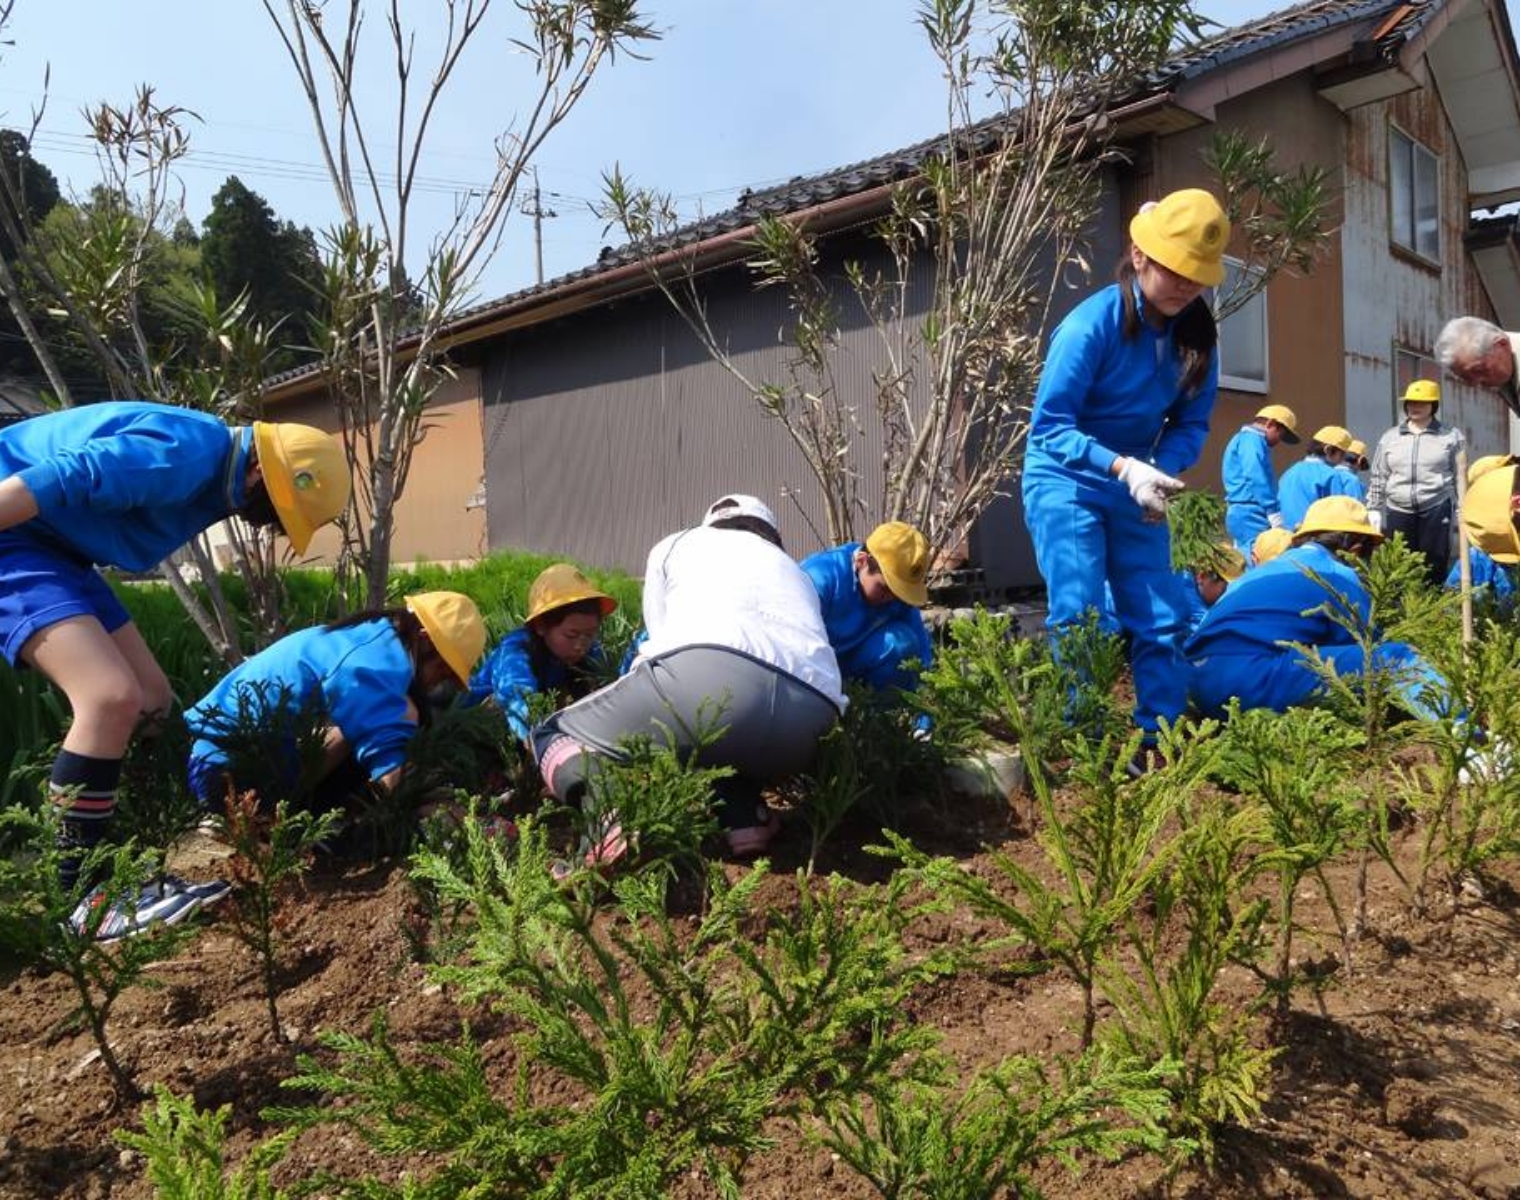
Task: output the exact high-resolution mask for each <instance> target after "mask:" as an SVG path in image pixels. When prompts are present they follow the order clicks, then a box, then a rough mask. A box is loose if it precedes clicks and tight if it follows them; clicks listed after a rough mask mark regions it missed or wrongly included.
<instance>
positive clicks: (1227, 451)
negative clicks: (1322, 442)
mask: <svg viewBox="0 0 1520 1200" xmlns="http://www.w3.org/2000/svg"><path fill="white" fill-rule="evenodd" d="M1297 425H1298V417H1297V416H1296V415H1295V414H1294V412H1293V410H1292V409H1291V408H1288V407H1287V406H1286V405H1283V404H1268V405H1266V406H1265V407H1264V408H1262V409H1261V411H1259V412H1258V413H1257V414H1256V417H1255V419H1254V420H1253V421H1252V422H1251V424H1249V425H1242V426H1241V427H1240V430H1239V431H1238V432H1237V433H1236V434H1235V436H1234V437H1232V438H1231V439H1230V442H1229V445H1227V446H1226V447H1225V448H1224V460H1223V462H1222V463H1221V464H1220V478H1221V479H1222V480H1223V482H1224V498H1225V501H1226V503H1227V504H1228V505H1229V507H1228V508H1227V509H1226V510H1225V516H1224V525H1225V528H1226V529H1227V530H1229V532H1230V536H1231V537H1232V538H1234V539H1235V545H1236V547H1237V548H1238V549H1239V550H1240V552H1241V554H1250V553H1251V545H1252V543H1254V542H1255V541H1256V539H1257V538H1258V537H1260V536H1261V534H1262V533H1263V532H1265V531H1266V530H1267V529H1275V528H1278V527H1279V526H1281V525H1282V523H1283V519H1282V513H1281V511H1280V510H1279V508H1278V504H1277V473H1276V472H1275V471H1274V470H1273V469H1272V450H1273V448H1274V447H1276V446H1277V445H1279V444H1280V443H1283V442H1287V443H1288V444H1289V445H1293V444H1295V443H1297V441H1298V433H1297V432H1296V429H1297Z"/></svg>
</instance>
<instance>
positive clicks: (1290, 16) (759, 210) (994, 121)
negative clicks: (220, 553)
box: [274, 0, 1439, 382]
mask: <svg viewBox="0 0 1520 1200" xmlns="http://www.w3.org/2000/svg"><path fill="white" fill-rule="evenodd" d="M1438 7H1439V3H1438V0H1308V2H1307V3H1304V4H1298V5H1294V6H1293V7H1291V8H1285V9H1282V10H1280V11H1278V12H1274V13H1270V14H1268V15H1267V16H1264V17H1260V18H1258V19H1257V20H1255V21H1252V22H1250V23H1249V24H1246V25H1241V26H1237V27H1235V28H1233V29H1226V30H1224V31H1223V32H1221V33H1218V34H1216V35H1215V36H1213V37H1209V38H1205V39H1203V40H1202V41H1200V42H1198V43H1197V44H1195V45H1192V46H1190V47H1188V48H1187V49H1185V50H1183V51H1181V52H1180V53H1179V54H1177V55H1176V56H1175V57H1174V58H1172V59H1171V60H1170V61H1168V62H1167V63H1166V64H1165V65H1164V66H1162V67H1161V68H1159V69H1158V70H1156V71H1154V72H1152V73H1151V74H1150V75H1149V76H1147V77H1146V78H1145V79H1144V80H1142V81H1141V82H1140V83H1139V84H1138V85H1137V86H1136V87H1135V89H1134V90H1133V91H1132V92H1131V93H1129V94H1128V96H1126V97H1125V100H1126V101H1131V100H1139V99H1143V98H1144V97H1146V96H1150V95H1155V94H1158V93H1161V92H1165V91H1167V90H1168V89H1170V88H1172V87H1175V86H1176V85H1178V84H1180V83H1185V82H1187V81H1189V80H1192V79H1196V78H1198V77H1200V76H1203V75H1207V74H1208V73H1209V72H1211V71H1215V70H1219V69H1221V68H1223V67H1228V66H1233V65H1236V64H1239V63H1241V62H1243V61H1244V60H1246V59H1248V58H1250V57H1252V56H1253V55H1257V54H1265V53H1269V52H1271V51H1273V50H1275V49H1277V48H1278V47H1280V46H1283V45H1285V44H1287V43H1290V42H1293V41H1295V40H1297V39H1300V38H1304V37H1311V36H1314V35H1316V34H1319V33H1322V32H1324V31H1327V30H1330V29H1335V28H1339V27H1342V26H1345V25H1348V24H1351V23H1354V22H1358V21H1366V22H1369V23H1370V22H1372V21H1373V20H1374V19H1376V18H1379V17H1382V18H1383V19H1384V20H1385V21H1388V19H1389V18H1391V17H1393V16H1394V15H1395V14H1396V13H1397V19H1396V20H1393V21H1391V23H1390V24H1389V27H1388V28H1387V29H1385V30H1384V31H1383V33H1382V36H1381V37H1380V38H1379V40H1378V42H1377V44H1376V53H1377V54H1378V55H1379V56H1381V57H1384V58H1390V59H1391V58H1392V57H1394V56H1396V55H1397V53H1398V50H1399V47H1400V46H1402V45H1403V44H1404V42H1405V41H1406V40H1407V39H1408V38H1410V37H1411V36H1413V35H1414V34H1415V33H1416V32H1418V30H1419V28H1420V27H1421V26H1422V25H1423V24H1424V22H1425V21H1427V20H1428V19H1429V18H1430V16H1431V15H1433V14H1434V12H1435V11H1436V10H1437V8H1438ZM1375 28H1376V26H1372V27H1370V28H1369V30H1368V32H1369V33H1371V32H1372V31H1373V29H1375ZM1000 120H1001V118H997V117H994V118H989V119H988V120H986V121H984V122H982V123H981V124H980V125H977V126H974V127H973V128H972V129H970V130H968V131H967V132H966V133H965V134H964V135H963V136H965V137H969V138H971V139H973V140H974V141H980V142H990V141H991V140H992V138H993V137H994V136H995V134H996V130H997V126H998V124H999V122H1000ZM944 142H945V138H944V135H943V134H940V135H938V136H936V137H931V138H927V139H925V140H924V141H921V142H918V143H915V144H914V145H912V146H908V147H906V148H904V149H901V150H894V151H892V152H891V153H889V154H882V155H878V156H877V157H875V158H869V159H865V160H863V161H861V162H857V163H851V164H849V165H848V166H843V167H836V168H833V169H831V170H828V171H822V172H819V173H817V174H814V175H808V176H797V177H795V178H793V179H790V180H788V181H787V182H786V183H784V184H780V185H778V186H775V187H769V188H761V189H759V190H755V191H749V190H746V191H744V192H741V193H740V195H739V197H738V200H737V202H736V203H735V205H734V206H733V207H732V208H729V209H726V210H724V211H723V212H720V213H716V214H714V215H713V216H710V217H703V218H701V219H700V220H696V221H692V222H690V223H689V224H686V225H683V226H681V227H680V228H678V229H676V230H674V231H672V232H671V233H670V234H669V235H668V236H667V237H664V238H661V239H659V240H658V241H657V242H656V243H654V244H653V246H652V247H649V249H653V250H654V251H655V252H659V251H662V250H668V249H675V248H679V247H685V246H692V245H697V244H700V243H702V242H706V241H708V240H709V239H712V238H715V237H720V236H722V235H723V234H726V233H731V232H733V231H735V230H738V229H743V228H745V227H746V226H748V225H751V224H753V223H754V221H755V220H756V219H757V218H759V217H761V216H766V215H771V216H779V215H782V214H785V213H791V212H800V211H803V210H805V209H809V208H813V207H815V206H817V205H820V204H824V203H827V202H828V201H830V200H837V199H840V198H843V197H846V196H852V195H858V194H860V193H862V192H867V191H870V190H871V189H873V188H876V187H880V186H883V185H886V184H892V183H896V182H899V181H901V180H904V179H911V178H913V177H914V176H915V175H917V174H918V173H919V172H920V171H921V170H922V169H923V166H924V164H925V163H926V162H927V161H928V160H929V159H930V158H931V157H932V156H933V155H934V154H936V153H937V152H938V151H939V150H940V149H941V148H942V147H943V146H944ZM637 260H638V255H637V254H636V253H635V251H634V249H633V248H632V247H631V246H628V245H623V246H617V247H610V246H609V247H603V249H602V252H601V253H600V254H599V255H598V256H597V260H596V262H595V263H593V264H591V265H589V266H586V267H583V268H581V269H580V270H577V271H571V272H569V273H568V274H564V275H560V276H557V277H556V278H554V279H551V280H548V281H547V282H545V283H543V284H540V285H537V286H535V287H530V288H524V289H522V290H521V291H517V292H513V293H510V294H509V295H506V296H501V297H498V298H496V299H494V300H489V301H486V302H484V303H482V304H478V305H475V306H474V307H472V308H469V309H466V310H465V311H463V312H461V313H460V314H459V315H458V316H457V317H456V318H455V319H454V321H453V322H451V324H452V325H454V326H455V327H458V326H460V325H469V324H473V323H475V322H477V321H484V320H488V319H489V318H490V317H491V316H493V315H494V314H496V313H498V312H506V311H507V310H510V309H516V308H520V307H522V306H523V305H524V304H525V303H528V302H530V301H531V300H532V299H533V298H534V297H535V296H538V295H542V294H547V293H550V292H558V291H560V290H562V289H564V288H565V287H567V286H570V285H574V284H577V283H581V282H585V281H588V280H592V279H595V278H596V277H597V276H599V275H603V274H605V273H607V272H609V271H611V270H614V269H616V268H619V267H623V266H627V265H630V264H632V263H634V262H636V261H637ZM308 369H309V368H308ZM303 373H305V369H303V370H297V371H295V372H290V373H287V374H286V375H284V376H279V377H277V379H276V380H275V381H274V382H278V381H281V380H286V379H289V378H291V377H293V376H295V375H299V374H303Z"/></svg>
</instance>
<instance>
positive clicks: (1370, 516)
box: [1367, 508, 1383, 533]
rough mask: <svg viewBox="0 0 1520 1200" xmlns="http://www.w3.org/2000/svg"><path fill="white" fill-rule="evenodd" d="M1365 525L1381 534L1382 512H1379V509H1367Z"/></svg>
mask: <svg viewBox="0 0 1520 1200" xmlns="http://www.w3.org/2000/svg"><path fill="white" fill-rule="evenodd" d="M1367 524H1369V525H1371V526H1372V528H1373V529H1374V530H1376V531H1377V532H1378V533H1382V532H1383V514H1382V511H1381V510H1379V509H1376V508H1369V509H1368V510H1367Z"/></svg>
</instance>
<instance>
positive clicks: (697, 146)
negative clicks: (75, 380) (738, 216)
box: [0, 0, 1284, 298]
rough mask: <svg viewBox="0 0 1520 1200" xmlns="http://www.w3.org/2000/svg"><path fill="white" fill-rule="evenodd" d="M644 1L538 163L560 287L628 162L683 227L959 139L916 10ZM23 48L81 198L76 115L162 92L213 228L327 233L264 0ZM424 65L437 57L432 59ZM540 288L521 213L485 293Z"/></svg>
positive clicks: (482, 47)
mask: <svg viewBox="0 0 1520 1200" xmlns="http://www.w3.org/2000/svg"><path fill="white" fill-rule="evenodd" d="M496 3H497V6H498V8H499V10H500V11H499V12H493V20H495V19H496V18H501V19H500V20H497V22H496V28H497V30H498V32H497V34H496V35H495V37H494V38H493V40H492V41H491V42H489V43H487V42H486V41H484V40H482V41H481V43H480V44H478V45H475V46H474V47H473V49H472V54H471V56H470V57H469V58H468V59H467V60H466V62H465V64H464V67H463V73H462V74H461V76H460V77H459V78H458V79H457V80H456V83H455V86H454V88H453V90H452V92H451V94H450V98H449V102H448V104H447V105H446V107H445V108H444V109H443V110H442V111H441V112H440V114H439V119H438V122H437V125H436V129H435V133H434V135H433V138H432V142H431V144H432V146H433V153H432V155H431V156H430V157H429V159H428V160H427V162H426V164H425V166H424V169H423V174H424V177H425V186H426V191H425V192H424V193H423V194H422V196H421V197H420V201H421V205H422V207H420V208H419V209H418V212H417V215H416V217H415V218H414V220H415V221H416V224H415V225H414V230H415V232H414V235H413V236H414V238H416V237H417V236H418V234H423V235H425V234H426V233H427V232H430V231H432V230H434V229H437V228H439V227H441V226H442V224H443V223H444V222H446V221H447V219H448V217H449V215H450V213H451V211H452V205H453V194H454V193H455V192H457V191H458V190H459V189H461V188H464V187H467V186H469V185H470V184H471V183H474V182H477V181H481V180H484V179H485V178H487V177H488V176H489V172H490V167H491V163H492V148H491V147H492V138H493V136H494V134H495V133H496V132H498V131H499V130H501V129H502V128H504V127H505V126H506V124H507V123H508V122H509V120H510V118H511V114H512V113H513V112H514V111H515V110H516V108H517V107H518V106H519V105H521V104H522V103H523V102H524V101H525V99H526V98H527V96H528V95H530V91H529V86H530V85H531V70H530V65H529V63H528V62H527V60H525V59H524V58H523V57H522V56H521V55H520V54H514V53H512V52H511V50H510V49H509V48H508V47H507V46H506V38H508V37H510V36H512V35H513V34H514V33H520V32H521V30H520V28H518V27H516V22H517V21H518V20H519V19H520V18H518V16H517V14H516V10H515V8H514V7H513V6H512V5H510V4H509V3H507V0H496ZM1283 6H1284V4H1283V2H1282V0H1277V2H1273V0H1203V2H1202V3H1201V4H1200V5H1199V8H1200V10H1201V11H1202V12H1204V13H1205V14H1206V15H1208V16H1209V17H1210V18H1212V19H1214V20H1216V21H1218V22H1219V23H1220V24H1222V25H1226V26H1229V25H1235V24H1239V23H1242V22H1244V21H1247V20H1249V19H1251V18H1252V17H1255V16H1259V15H1262V14H1263V13H1266V12H1271V11H1274V10H1275V9H1278V8H1281V7H1283ZM333 7H334V8H339V7H342V6H340V5H334V6H333ZM402 7H403V9H404V10H406V11H411V12H416V11H419V10H420V9H422V8H423V7H424V5H422V4H416V3H408V4H405V5H403V6H402ZM642 7H643V9H644V10H645V11H646V12H647V14H648V16H649V18H650V19H651V20H652V21H653V23H654V24H656V25H657V26H658V27H660V28H661V29H662V30H663V31H664V36H663V38H662V40H661V41H659V42H655V43H652V44H650V45H649V47H648V55H649V58H648V61H637V60H634V59H631V58H626V57H620V58H619V60H618V61H617V62H616V63H615V64H613V65H612V66H611V67H610V68H608V69H606V71H605V73H604V74H602V75H599V76H598V78H597V79H596V80H595V81H594V82H593V83H592V86H591V89H590V90H589V92H588V93H587V95H586V97H585V98H584V99H583V100H582V102H581V105H580V107H579V108H577V110H576V111H575V112H574V113H573V114H572V115H571V117H570V119H569V120H568V122H567V123H566V124H565V125H564V126H562V127H561V128H560V129H559V130H558V131H557V132H556V134H555V135H554V136H553V137H552V138H551V140H550V141H549V142H548V143H547V144H546V146H545V147H544V149H543V150H542V152H541V153H540V155H539V157H538V159H537V163H538V167H539V177H540V182H541V186H542V188H543V189H544V191H545V193H546V194H545V197H544V207H545V208H548V209H551V210H553V211H554V212H555V213H557V214H558V215H557V216H555V217H554V218H552V219H549V220H546V221H545V223H544V269H545V274H546V276H549V277H552V276H554V275H557V274H561V273H563V272H566V271H571V270H575V269H577V268H579V267H582V266H585V265H587V264H589V263H591V262H592V261H594V260H595V258H596V254H597V251H598V249H599V248H600V247H601V246H602V244H603V242H604V241H609V240H614V241H615V240H617V239H616V238H615V235H608V236H607V237H606V238H604V236H603V231H602V222H601V221H599V220H598V219H597V218H596V217H594V216H593V215H591V214H590V213H589V212H588V204H589V202H591V201H592V200H594V199H596V198H597V197H598V196H599V195H600V191H601V182H600V181H601V173H602V172H603V171H604V170H606V169H607V168H609V167H611V166H612V164H613V163H614V162H616V163H619V164H620V165H621V167H622V169H623V171H624V172H625V173H626V174H628V175H630V176H631V177H632V179H633V180H634V181H635V182H636V183H639V184H643V185H647V186H652V187H657V188H659V189H661V190H663V191H668V192H671V193H673V194H674V195H675V196H676V198H677V200H678V203H679V205H680V207H681V210H682V212H683V214H685V215H687V216H695V215H697V213H698V212H699V211H706V212H715V211H719V210H721V209H723V208H726V207H728V206H729V205H730V204H731V203H732V202H733V199H734V197H735V195H736V193H737V192H738V191H739V189H741V188H743V187H745V186H764V185H768V184H774V183H778V182H782V181H784V180H785V179H787V178H789V177H791V176H794V175H803V174H808V173H811V172H814V171H819V170H823V169H826V168H829V167H833V166H839V165H842V164H845V163H849V162H854V161H857V160H859V159H863V158H869V157H871V156H873V155H876V154H880V153H884V152H886V151H889V150H893V149H896V148H898V147H900V146H905V145H908V144H911V143H913V142H915V141H918V140H920V139H922V138H925V137H929V136H931V135H932V134H934V133H935V132H936V131H937V130H940V129H943V127H944V126H943V117H942V115H941V114H942V111H943V103H944V89H943V85H942V82H941V80H940V78H939V75H938V72H937V70H936V66H937V64H936V62H935V60H934V58H933V56H932V55H931V54H930V53H929V51H928V49H927V46H926V44H925V43H924V40H923V35H922V33H921V31H920V30H919V29H918V27H917V25H916V23H915V20H914V15H915V13H916V11H917V4H916V3H915V2H914V0H646V2H645V3H644V4H643V5H642ZM212 14H214V16H213V15H212ZM379 30H380V25H379V19H378V17H376V18H375V19H374V32H377V33H378V32H379ZM7 32H8V35H9V38H10V39H11V40H12V41H13V43H14V44H13V45H11V46H10V47H8V48H6V49H5V51H4V59H3V62H4V66H3V76H0V83H3V86H0V114H3V117H0V120H3V122H4V123H5V124H8V125H13V126H15V125H20V126H25V125H26V124H28V123H29V120H30V116H29V114H30V112H31V109H32V105H33V103H34V102H35V101H36V99H37V98H38V97H39V96H41V94H42V91H43V80H44V72H45V71H50V73H51V79H50V83H49V86H48V92H49V95H50V99H49V105H48V110H47V112H46V114H45V117H44V120H43V122H42V126H41V132H40V135H39V137H38V139H37V154H38V157H39V158H41V159H42V160H43V161H44V162H46V163H47V164H48V165H49V166H50V167H51V168H52V169H53V171H54V172H55V173H56V174H57V175H58V176H59V178H60V180H61V181H62V182H63V183H64V184H65V186H66V187H70V186H72V188H74V189H76V190H84V189H85V188H87V187H88V186H89V184H90V183H91V181H92V180H93V178H94V169H95V168H94V162H93V159H92V157H91V155H90V152H89V149H88V146H87V144H86V142H85V140H84V138H83V136H82V135H83V130H84V123H83V120H82V118H81V117H80V110H81V109H82V108H83V107H84V106H85V105H87V104H90V103H95V102H99V101H101V100H105V101H109V102H111V103H117V104H120V103H125V102H126V101H127V100H129V99H130V97H131V95H132V91H133V89H134V87H135V86H136V85H137V84H139V83H142V82H148V83H151V84H153V85H154V87H155V88H156V95H157V99H158V101H159V102H160V103H162V104H175V105H180V106H183V107H185V108H187V109H191V110H193V111H194V112H195V113H196V114H198V116H199V118H200V120H199V121H196V122H191V123H190V132H191V139H192V154H191V156H190V158H189V159H188V160H186V162H185V163H184V164H183V169H182V170H181V171H180V179H181V182H182V184H183V187H184V196H185V206H186V211H187V214H188V215H189V216H190V218H191V219H192V220H193V221H195V222H196V223H197V224H198V223H199V222H200V220H201V219H202V218H203V217H204V216H205V214H206V211H207V209H208V207H209V203H210V198H211V195H212V193H213V192H215V190H216V189H217V188H218V187H219V186H220V185H221V183H222V181H223V180H224V179H225V178H226V176H227V175H229V174H236V175H238V176H239V177H240V178H241V179H242V180H243V182H244V183H246V184H247V185H248V186H250V187H251V188H253V189H254V190H255V191H257V192H259V193H260V194H261V195H263V196H264V197H265V198H266V199H267V200H268V201H269V202H270V203H271V205H273V207H274V209H275V211H276V212H277V213H278V214H279V215H280V216H281V217H282V218H284V219H288V220H293V221H296V222H297V223H299V224H303V225H309V226H311V227H313V228H321V227H324V226H326V225H328V224H329V223H330V222H331V221H332V220H333V216H334V213H335V206H334V203H333V200H332V194H331V189H330V185H329V184H328V183H327V182H326V179H325V176H324V174H323V172H322V170H321V167H320V165H319V164H320V159H319V156H318V152H317V148H316V142H315V138H314V136H313V134H312V133H311V124H310V119H309V117H308V116H307V113H306V110H305V108H304V106H303V101H302V100H301V98H300V96H299V95H298V94H297V93H296V90H295V86H294V75H293V73H292V71H291V68H290V66H289V64H288V62H287V60H286V59H285V56H284V51H283V49H282V48H281V46H280V44H279V42H278V40H277V38H276V35H275V33H274V31H273V29H272V27H271V26H270V24H269V20H268V18H267V17H266V16H265V14H264V12H263V8H262V6H261V5H260V4H259V3H257V2H256V0H236V2H233V3H228V2H227V0H215V2H214V3H207V2H206V0H131V3H121V2H120V0H117V2H108V0H16V7H15V11H14V13H13V16H12V20H11V24H10V26H9V29H8V31H7ZM372 49H373V50H377V51H383V50H384V46H382V45H379V44H378V41H377V44H376V45H375V46H373V47H372ZM418 59H419V62H423V61H426V50H425V46H420V47H419V52H418ZM370 65H371V66H372V67H375V68H379V70H378V71H377V73H376V78H380V77H381V76H383V75H384V68H385V67H386V64H385V63H384V62H383V55H382V54H375V55H374V57H373V60H372V61H371V63H370ZM366 99H368V100H369V101H370V102H371V104H372V106H373V107H374V108H375V109H376V111H380V110H383V109H384V108H385V107H386V104H387V95H386V93H385V92H384V91H381V90H377V91H375V92H374V93H373V95H371V96H369V97H367V98H366ZM370 120H371V122H372V123H373V122H374V121H375V118H373V117H371V118H370ZM425 242H426V237H425V236H423V237H422V241H421V244H425ZM533 277H534V256H533V246H532V237H531V222H530V221H529V220H528V219H527V218H526V217H524V216H521V215H517V216H514V217H513V218H512V221H511V224H510V226H509V230H508V233H507V236H506V238H505V240H504V242H503V245H502V248H501V251H500V252H499V254H498V257H497V260H496V261H495V263H494V264H493V266H492V268H491V269H490V271H489V273H488V275H487V276H486V278H485V279H484V281H483V285H482V293H481V297H480V298H488V297H490V296H493V295H499V294H502V293H505V292H508V291H512V290H515V289H516V288H519V287H524V286H529V285H531V284H532V282H533Z"/></svg>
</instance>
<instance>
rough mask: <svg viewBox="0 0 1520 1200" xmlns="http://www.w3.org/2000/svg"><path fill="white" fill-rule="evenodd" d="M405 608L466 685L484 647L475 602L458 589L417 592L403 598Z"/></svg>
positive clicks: (484, 625) (483, 628)
mask: <svg viewBox="0 0 1520 1200" xmlns="http://www.w3.org/2000/svg"><path fill="white" fill-rule="evenodd" d="M405 603H406V608H407V611H408V612H410V613H413V614H415V615H416V617H417V619H418V620H419V621H421V622H422V628H423V629H425V630H426V631H427V635H428V637H429V638H430V639H431V640H432V643H433V649H434V650H436V651H438V654H439V656H440V657H441V658H442V659H443V661H444V662H446V663H448V664H449V670H451V671H453V672H454V674H455V676H457V677H458V679H459V682H460V684H462V685H464V686H466V687H468V686H469V683H470V672H471V671H473V670H474V669H475V664H476V663H477V662H479V661H480V656H481V655H482V654H483V653H485V648H486V623H485V622H484V621H483V620H481V617H480V609H478V608H476V607H475V601H473V600H471V599H470V598H469V597H468V596H465V595H462V594H461V593H459V592H418V593H417V594H416V595H413V596H408V597H407V598H406V602H405Z"/></svg>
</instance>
